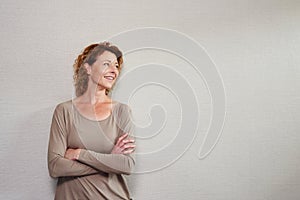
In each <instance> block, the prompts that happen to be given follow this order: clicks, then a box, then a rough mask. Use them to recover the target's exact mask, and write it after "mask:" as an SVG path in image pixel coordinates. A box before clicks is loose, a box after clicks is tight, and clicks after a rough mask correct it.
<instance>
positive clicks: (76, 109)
mask: <svg viewBox="0 0 300 200" xmlns="http://www.w3.org/2000/svg"><path fill="white" fill-rule="evenodd" d="M70 101H71V104H72V108H73V110H75V111H76V112H77V113H78V114H79V115H80V116H81V117H83V118H85V119H87V120H89V121H92V122H103V121H106V120H108V119H109V118H111V116H112V115H113V111H114V109H115V107H116V106H117V104H119V103H120V102H118V101H116V103H115V104H114V105H113V106H112V108H111V110H110V115H109V116H108V117H106V118H104V119H101V120H95V119H90V118H88V117H86V116H84V115H83V114H81V113H80V112H79V110H78V108H77V107H76V106H75V105H74V103H73V100H70Z"/></svg>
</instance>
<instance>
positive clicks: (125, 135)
mask: <svg viewBox="0 0 300 200" xmlns="http://www.w3.org/2000/svg"><path fill="white" fill-rule="evenodd" d="M127 136H128V133H125V134H124V135H122V136H121V137H119V139H118V141H117V145H118V144H120V143H121V142H122V141H123V139H125V138H126V137H127Z"/></svg>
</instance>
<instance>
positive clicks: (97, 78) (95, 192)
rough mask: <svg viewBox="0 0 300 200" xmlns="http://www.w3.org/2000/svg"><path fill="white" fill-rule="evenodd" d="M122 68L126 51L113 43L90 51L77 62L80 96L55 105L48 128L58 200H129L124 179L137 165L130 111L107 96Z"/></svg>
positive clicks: (77, 88) (51, 172) (76, 84)
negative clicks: (49, 127) (123, 54)
mask: <svg viewBox="0 0 300 200" xmlns="http://www.w3.org/2000/svg"><path fill="white" fill-rule="evenodd" d="M122 64H123V58H122V52H121V51H120V50H119V49H118V48H117V47H116V46H113V45H111V44H110V43H109V42H103V43H100V44H92V45H90V46H88V47H86V48H85V49H84V51H83V52H82V53H81V54H80V55H79V56H78V58H77V59H76V60H75V64H74V82H75V90H76V96H77V97H76V98H75V99H72V100H68V101H65V102H62V103H60V104H58V105H57V106H56V108H55V111H54V114H53V118H52V124H51V129H50V138H49V146H48V168H49V174H50V176H51V177H53V178H58V182H57V187H56V193H55V199H57V200H59V199H64V200H69V199H70V200H76V199H112V200H117V199H131V197H130V193H129V190H128V187H127V183H126V179H125V177H124V175H129V174H130V173H131V172H132V170H133V168H134V166H135V155H134V153H133V152H134V150H135V147H136V146H135V143H134V137H133V132H134V125H133V122H132V120H131V119H132V115H131V109H130V107H129V106H128V105H127V104H123V103H121V102H117V101H113V100H112V99H111V98H110V97H109V96H108V94H109V92H110V90H111V89H112V87H113V86H114V83H115V82H116V80H117V78H118V76H119V73H120V71H121V69H122Z"/></svg>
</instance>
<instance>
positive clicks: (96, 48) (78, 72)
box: [73, 42, 123, 97]
mask: <svg viewBox="0 0 300 200" xmlns="http://www.w3.org/2000/svg"><path fill="white" fill-rule="evenodd" d="M104 51H109V52H111V53H113V54H115V55H116V57H117V60H118V64H119V68H118V70H119V72H120V71H121V69H122V67H123V55H122V52H121V51H120V50H119V48H118V47H116V46H114V45H112V44H111V43H109V42H101V43H99V44H91V45H89V46H87V47H86V48H85V49H84V50H83V52H82V53H81V54H79V55H78V57H77V58H76V59H75V62H74V65H73V68H74V75H73V79H74V86H75V93H76V96H77V97H79V96H81V95H83V94H84V93H85V91H86V90H87V88H88V80H89V76H88V74H87V71H86V68H85V67H84V66H83V65H84V64H85V63H88V64H89V65H92V64H93V63H94V62H95V61H96V60H97V58H98V56H100V55H101V54H102V53H103V52H104ZM109 92H110V89H106V91H105V94H106V95H108V94H109Z"/></svg>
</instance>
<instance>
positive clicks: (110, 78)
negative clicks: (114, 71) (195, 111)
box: [104, 76, 115, 81]
mask: <svg viewBox="0 0 300 200" xmlns="http://www.w3.org/2000/svg"><path fill="white" fill-rule="evenodd" d="M104 78H105V79H107V80H109V81H113V80H115V77H114V76H104Z"/></svg>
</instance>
